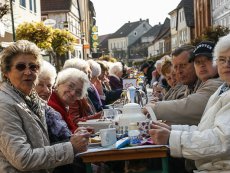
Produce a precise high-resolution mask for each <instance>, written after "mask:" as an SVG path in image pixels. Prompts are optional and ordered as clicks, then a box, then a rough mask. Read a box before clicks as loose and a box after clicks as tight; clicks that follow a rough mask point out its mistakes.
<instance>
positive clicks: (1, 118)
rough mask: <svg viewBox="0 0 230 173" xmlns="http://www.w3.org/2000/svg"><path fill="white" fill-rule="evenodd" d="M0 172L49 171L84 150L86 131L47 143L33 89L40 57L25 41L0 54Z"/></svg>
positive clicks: (43, 117)
mask: <svg viewBox="0 0 230 173" xmlns="http://www.w3.org/2000/svg"><path fill="white" fill-rule="evenodd" d="M0 58H1V71H2V78H3V83H2V85H1V87H0V109H1V113H0V126H1V128H0V172H1V173H8V172H15V173H16V172H18V173H19V172H33V173H35V172H36V173H40V172H49V171H48V170H49V169H51V168H54V167H57V166H60V165H65V164H70V163H72V162H73V160H74V155H75V154H76V153H77V152H81V151H85V150H86V149H87V144H88V140H87V138H88V137H89V133H87V132H85V133H84V134H81V133H80V132H79V131H78V132H77V133H76V134H75V135H73V136H71V138H70V142H64V143H59V144H55V145H52V146H50V143H49V137H48V132H47V128H46V122H45V114H44V109H43V107H42V104H41V100H40V98H39V97H38V96H37V93H36V92H35V89H34V87H35V85H36V83H37V81H38V75H39V72H40V66H41V62H42V57H41V55H40V50H39V49H38V47H37V46H36V45H35V44H33V43H31V42H29V41H25V40H20V41H17V42H16V43H13V44H11V45H10V46H8V47H7V48H5V49H4V50H3V51H2V52H1V54H0Z"/></svg>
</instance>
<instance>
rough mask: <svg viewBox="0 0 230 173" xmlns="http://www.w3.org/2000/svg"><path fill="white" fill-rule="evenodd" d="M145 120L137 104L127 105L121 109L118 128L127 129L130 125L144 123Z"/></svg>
mask: <svg viewBox="0 0 230 173" xmlns="http://www.w3.org/2000/svg"><path fill="white" fill-rule="evenodd" d="M146 119H147V118H146V116H145V115H144V114H143V113H142V112H141V106H140V105H139V104H137V103H127V104H125V105H124V107H123V109H122V114H121V115H120V116H119V119H118V124H119V126H123V127H124V126H126V127H128V126H129V124H130V123H136V122H140V121H145V120H146Z"/></svg>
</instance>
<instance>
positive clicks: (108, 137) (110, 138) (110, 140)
mask: <svg viewBox="0 0 230 173" xmlns="http://www.w3.org/2000/svg"><path fill="white" fill-rule="evenodd" d="M100 137H101V146H102V147H108V146H111V145H113V144H115V143H116V141H117V136H116V128H108V129H101V130H100Z"/></svg>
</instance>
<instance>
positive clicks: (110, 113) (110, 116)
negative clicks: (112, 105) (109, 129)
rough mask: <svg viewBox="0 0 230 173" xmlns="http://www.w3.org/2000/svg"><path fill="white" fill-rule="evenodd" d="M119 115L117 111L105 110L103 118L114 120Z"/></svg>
mask: <svg viewBox="0 0 230 173" xmlns="http://www.w3.org/2000/svg"><path fill="white" fill-rule="evenodd" d="M117 115H118V110H116V109H103V116H104V117H105V118H108V119H114V118H116V116H117Z"/></svg>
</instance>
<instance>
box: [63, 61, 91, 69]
mask: <svg viewBox="0 0 230 173" xmlns="http://www.w3.org/2000/svg"><path fill="white" fill-rule="evenodd" d="M87 67H89V64H88V63H87V61H85V60H83V59H80V58H72V59H68V60H66V61H65V64H64V66H63V69H66V68H76V69H78V70H81V71H84V70H85V69H86V68H87Z"/></svg>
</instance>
